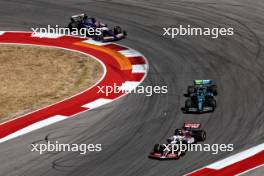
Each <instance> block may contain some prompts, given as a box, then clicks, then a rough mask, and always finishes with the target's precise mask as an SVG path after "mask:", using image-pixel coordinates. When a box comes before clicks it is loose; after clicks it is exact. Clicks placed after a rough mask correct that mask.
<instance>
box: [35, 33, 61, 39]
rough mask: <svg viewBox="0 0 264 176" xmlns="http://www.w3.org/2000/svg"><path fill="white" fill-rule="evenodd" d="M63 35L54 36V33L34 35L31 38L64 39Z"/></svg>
mask: <svg viewBox="0 0 264 176" xmlns="http://www.w3.org/2000/svg"><path fill="white" fill-rule="evenodd" d="M62 36H63V35H61V34H52V33H32V34H31V37H39V38H59V37H62Z"/></svg>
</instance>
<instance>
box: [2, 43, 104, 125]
mask: <svg viewBox="0 0 264 176" xmlns="http://www.w3.org/2000/svg"><path fill="white" fill-rule="evenodd" d="M102 74H103V68H102V66H101V64H100V63H99V62H98V61H96V60H95V59H92V58H90V57H88V56H86V55H84V54H80V53H77V52H72V51H67V50H63V49H56V48H50V47H38V46H23V45H0V97H1V98H0V122H3V121H6V120H8V119H11V118H14V117H17V116H20V115H23V114H25V113H28V112H31V111H33V110H36V109H39V108H42V107H45V106H47V105H50V104H53V103H56V102H58V101H61V100H63V99H65V98H67V97H70V96H72V95H75V94H77V93H78V92H81V91H83V90H85V89H87V88H89V87H90V86H92V85H93V84H95V83H96V82H97V81H98V80H99V79H100V78H101V77H102Z"/></svg>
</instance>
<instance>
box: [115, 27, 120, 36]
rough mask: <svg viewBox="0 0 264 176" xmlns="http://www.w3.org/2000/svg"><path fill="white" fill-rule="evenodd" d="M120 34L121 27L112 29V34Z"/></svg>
mask: <svg viewBox="0 0 264 176" xmlns="http://www.w3.org/2000/svg"><path fill="white" fill-rule="evenodd" d="M120 33H122V29H121V27H119V26H116V27H115V28H114V34H115V35H117V34H120Z"/></svg>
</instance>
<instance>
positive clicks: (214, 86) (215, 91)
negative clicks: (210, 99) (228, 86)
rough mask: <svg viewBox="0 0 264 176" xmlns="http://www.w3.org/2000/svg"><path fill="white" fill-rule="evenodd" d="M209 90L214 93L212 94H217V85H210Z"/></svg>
mask: <svg viewBox="0 0 264 176" xmlns="http://www.w3.org/2000/svg"><path fill="white" fill-rule="evenodd" d="M210 91H211V92H212V93H213V94H214V96H216V95H217V86H216V85H212V86H210Z"/></svg>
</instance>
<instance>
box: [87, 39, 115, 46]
mask: <svg viewBox="0 0 264 176" xmlns="http://www.w3.org/2000/svg"><path fill="white" fill-rule="evenodd" d="M82 42H83V43H89V44H92V45H97V46H104V45H108V44H111V43H103V42H100V41H95V40H93V39H89V40H84V41H82Z"/></svg>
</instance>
